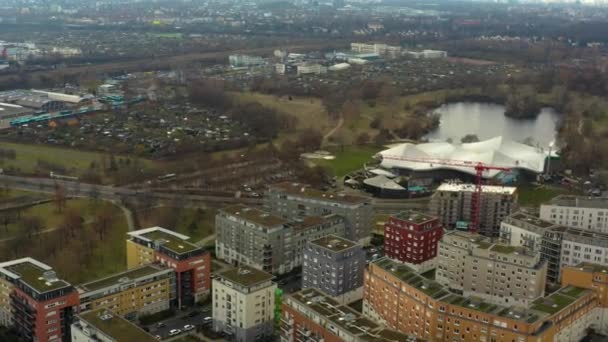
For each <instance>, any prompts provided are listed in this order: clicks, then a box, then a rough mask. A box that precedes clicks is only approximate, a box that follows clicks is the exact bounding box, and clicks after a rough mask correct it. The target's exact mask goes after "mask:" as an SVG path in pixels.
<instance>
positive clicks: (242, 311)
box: [213, 266, 277, 342]
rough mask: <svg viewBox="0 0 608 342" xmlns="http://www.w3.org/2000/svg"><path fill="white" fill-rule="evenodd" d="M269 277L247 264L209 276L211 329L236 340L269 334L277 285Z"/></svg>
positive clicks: (271, 328)
mask: <svg viewBox="0 0 608 342" xmlns="http://www.w3.org/2000/svg"><path fill="white" fill-rule="evenodd" d="M272 278H273V276H272V274H270V273H266V272H263V271H260V270H257V269H255V268H252V267H249V266H241V267H238V268H233V269H230V270H228V271H224V272H221V273H219V274H217V275H216V276H215V278H214V279H213V329H214V330H215V331H218V332H220V331H222V332H225V333H226V334H227V335H228V336H230V339H231V340H232V341H237V342H248V341H257V340H261V339H264V338H267V337H270V336H272V333H273V325H274V305H275V304H274V298H275V297H274V296H275V291H276V289H277V285H276V284H275V283H274V282H273V281H272Z"/></svg>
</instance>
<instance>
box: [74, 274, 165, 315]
mask: <svg viewBox="0 0 608 342" xmlns="http://www.w3.org/2000/svg"><path fill="white" fill-rule="evenodd" d="M78 292H79V294H80V309H81V311H88V310H98V309H108V310H111V311H112V312H115V313H116V314H118V315H121V316H124V317H125V318H127V319H134V318H137V317H139V316H141V315H146V314H152V313H156V312H159V311H163V310H167V309H169V308H170V306H171V301H172V300H174V299H175V271H174V270H173V269H171V268H164V267H161V266H158V265H146V266H142V267H139V268H134V269H131V270H129V271H126V272H122V273H118V274H115V275H112V276H110V277H107V278H103V279H100V280H96V281H93V282H90V283H87V284H84V285H81V286H79V287H78Z"/></svg>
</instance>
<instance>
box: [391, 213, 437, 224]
mask: <svg viewBox="0 0 608 342" xmlns="http://www.w3.org/2000/svg"><path fill="white" fill-rule="evenodd" d="M393 217H395V218H396V219H399V220H403V221H408V222H412V223H415V224H421V223H424V222H427V221H431V220H434V219H436V217H434V216H431V215H427V214H424V213H420V212H417V211H412V210H407V211H402V212H400V213H398V214H396V215H393Z"/></svg>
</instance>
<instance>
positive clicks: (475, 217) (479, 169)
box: [382, 155, 511, 232]
mask: <svg viewBox="0 0 608 342" xmlns="http://www.w3.org/2000/svg"><path fill="white" fill-rule="evenodd" d="M382 159H390V160H403V161H409V162H415V163H427V164H430V166H431V167H433V164H437V165H445V166H456V167H467V168H471V169H475V177H476V178H475V192H473V197H472V199H471V224H470V226H469V230H470V231H473V232H478V231H479V218H480V217H479V212H480V210H481V186H482V182H483V173H484V172H486V171H490V170H498V171H505V172H509V171H511V169H510V168H508V167H504V166H495V165H486V164H483V163H481V162H472V161H467V160H451V159H434V158H410V157H401V156H393V155H382Z"/></svg>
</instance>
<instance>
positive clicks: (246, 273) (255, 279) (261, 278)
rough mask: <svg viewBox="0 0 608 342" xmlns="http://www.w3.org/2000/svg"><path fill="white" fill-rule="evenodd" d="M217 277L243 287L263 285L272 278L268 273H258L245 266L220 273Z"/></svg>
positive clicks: (258, 271)
mask: <svg viewBox="0 0 608 342" xmlns="http://www.w3.org/2000/svg"><path fill="white" fill-rule="evenodd" d="M218 275H219V277H221V278H224V279H226V280H229V281H231V282H233V283H237V284H239V285H241V286H245V287H247V286H253V285H256V284H259V283H263V282H266V281H269V280H272V278H274V276H273V275H272V274H270V273H267V272H264V271H260V270H258V269H255V268H253V267H249V266H246V265H242V266H239V267H235V268H232V269H230V270H227V271H224V272H221V273H219V274H218Z"/></svg>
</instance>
